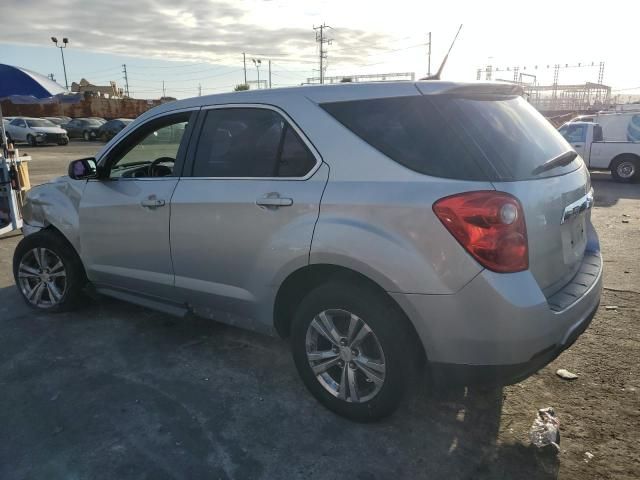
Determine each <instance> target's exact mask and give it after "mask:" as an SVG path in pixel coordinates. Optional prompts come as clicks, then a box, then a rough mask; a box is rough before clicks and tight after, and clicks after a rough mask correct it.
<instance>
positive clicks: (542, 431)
mask: <svg viewBox="0 0 640 480" xmlns="http://www.w3.org/2000/svg"><path fill="white" fill-rule="evenodd" d="M529 438H530V439H531V443H533V444H534V445H535V446H536V447H539V448H542V447H546V446H547V445H553V446H554V447H555V449H556V450H557V451H558V452H559V451H560V420H558V417H556V413H555V412H554V410H553V408H552V407H547V408H541V409H540V410H538V414H537V415H536V418H535V419H534V421H533V425H531V430H529Z"/></svg>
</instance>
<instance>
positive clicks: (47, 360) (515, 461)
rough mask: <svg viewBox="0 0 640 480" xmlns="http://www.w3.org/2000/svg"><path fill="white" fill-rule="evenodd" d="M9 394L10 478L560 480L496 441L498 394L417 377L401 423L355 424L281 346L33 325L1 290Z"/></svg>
mask: <svg viewBox="0 0 640 480" xmlns="http://www.w3.org/2000/svg"><path fill="white" fill-rule="evenodd" d="M0 385H2V391H3V395H1V396H0V425H4V426H5V427H3V428H2V429H0V478H22V477H24V476H32V477H34V478H45V477H46V478H71V477H74V478H75V477H76V476H77V477H87V478H116V477H117V478H122V479H126V478H140V477H141V476H147V475H148V476H149V477H154V478H183V477H185V475H186V476H188V477H190V478H205V477H206V478H264V479H272V478H323V479H325V478H331V479H332V478H335V479H343V478H353V479H358V480H371V479H389V478H394V477H395V478H411V479H417V478H452V479H453V478H455V479H458V478H468V479H490V478H530V479H535V478H540V479H554V478H557V474H558V460H557V459H556V457H555V456H553V455H551V456H547V455H545V454H542V453H540V452H539V451H538V450H537V449H535V448H534V447H530V446H526V445H524V444H520V443H514V444H504V443H501V442H499V441H498V434H499V430H500V422H501V413H502V402H503V392H502V389H495V390H490V391H480V390H476V389H472V388H459V389H450V390H447V391H444V392H442V393H438V394H434V393H432V392H431V391H430V390H429V387H428V386H427V383H426V382H422V381H416V382H415V384H414V385H413V386H412V388H411V392H410V395H409V396H408V399H407V401H405V402H404V404H403V405H402V406H401V408H400V409H399V411H398V412H397V413H396V414H394V415H393V416H391V417H390V418H387V419H385V420H383V421H380V422H376V423H368V424H360V423H354V422H351V421H348V420H345V419H343V418H341V417H338V416H336V415H334V414H332V413H331V412H329V411H327V410H325V409H324V408H322V407H321V406H320V405H319V404H318V403H317V402H316V401H315V400H314V399H313V398H312V397H311V396H310V395H309V394H308V393H307V392H306V390H305V388H304V387H303V385H302V383H301V382H300V381H299V379H298V377H297V373H296V371H295V368H294V366H293V362H292V360H291V356H290V351H289V348H288V344H287V343H286V342H285V341H283V340H281V339H276V338H270V337H265V336H261V335H258V334H254V333H251V332H246V331H242V330H239V329H236V328H233V327H228V326H224V325H222V324H219V323H216V322H212V321H209V320H204V319H200V318H195V317H188V318H183V319H177V318H173V317H169V316H167V315H164V314H160V313H156V312H152V311H149V310H145V309H142V308H138V307H135V306H131V305H128V304H125V303H123V302H119V301H116V300H110V299H104V298H98V299H95V300H90V301H89V302H88V305H87V306H85V308H83V309H82V310H79V311H76V312H73V313H65V314H59V315H52V314H34V313H32V312H31V311H30V310H29V309H28V308H27V307H26V306H25V305H24V304H23V302H22V300H21V299H20V298H19V297H18V292H17V290H16V288H15V287H14V286H11V287H6V288H3V289H0ZM25 451H28V452H29V455H28V456H25V455H23V454H22V453H23V452H25ZM27 472H28V474H26V473H27Z"/></svg>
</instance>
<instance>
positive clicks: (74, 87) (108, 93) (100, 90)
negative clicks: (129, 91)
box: [71, 78, 124, 98]
mask: <svg viewBox="0 0 640 480" xmlns="http://www.w3.org/2000/svg"><path fill="white" fill-rule="evenodd" d="M71 91H72V92H74V93H84V95H85V97H98V98H123V96H124V95H123V90H122V88H118V87H117V85H116V82H114V81H111V82H109V85H104V86H101V85H94V84H92V83H91V82H89V81H88V80H87V79H86V78H83V79H82V80H80V83H76V82H73V83H72V84H71Z"/></svg>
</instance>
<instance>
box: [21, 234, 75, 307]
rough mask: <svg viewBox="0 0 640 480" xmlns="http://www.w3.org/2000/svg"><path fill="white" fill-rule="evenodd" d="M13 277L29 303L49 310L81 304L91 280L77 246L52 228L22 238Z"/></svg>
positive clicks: (31, 305)
mask: <svg viewBox="0 0 640 480" xmlns="http://www.w3.org/2000/svg"><path fill="white" fill-rule="evenodd" d="M13 276H14V278H15V281H16V285H17V286H18V290H19V291H20V294H21V295H22V298H23V299H24V301H25V302H26V303H27V305H29V306H30V307H32V308H34V309H35V310H41V311H49V312H61V311H66V310H71V309H72V308H74V307H75V306H77V304H78V302H79V300H80V298H81V296H82V289H83V288H84V286H85V284H86V282H87V280H86V277H85V273H84V268H83V267H82V263H81V261H80V258H79V257H78V255H77V254H76V252H75V250H74V249H73V247H72V246H71V245H70V244H69V243H68V242H67V240H66V239H65V238H64V237H62V235H60V234H59V233H57V232H55V231H51V230H42V231H40V232H37V233H34V234H32V235H28V236H26V237H24V238H23V239H22V240H21V241H20V243H19V244H18V246H17V247H16V250H15V252H14V254H13Z"/></svg>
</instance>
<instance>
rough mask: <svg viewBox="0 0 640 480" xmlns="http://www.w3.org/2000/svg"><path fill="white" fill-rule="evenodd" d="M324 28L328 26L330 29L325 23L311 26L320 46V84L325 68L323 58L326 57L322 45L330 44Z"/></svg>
mask: <svg viewBox="0 0 640 480" xmlns="http://www.w3.org/2000/svg"><path fill="white" fill-rule="evenodd" d="M325 28H329V29H331V27H330V26H329V25H327V24H325V23H323V24H322V25H320V26H318V27H313V29H314V30H315V31H316V42H318V45H319V47H320V54H319V56H320V84H323V83H324V70H325V68H326V66H325V65H324V63H325V60H326V59H327V52H326V50H325V49H324V45H325V44H327V45H331V39H330V38H327V37H326V36H325V35H324V30H325Z"/></svg>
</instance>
